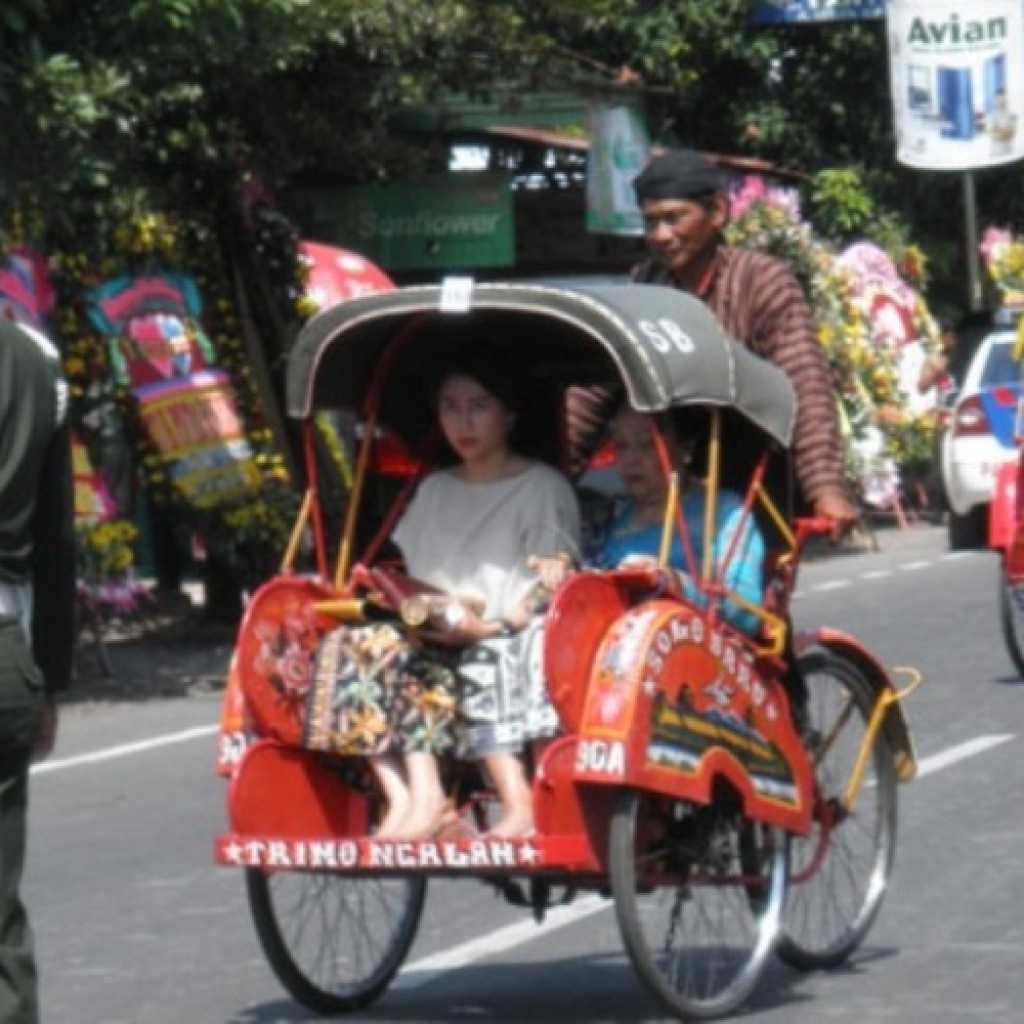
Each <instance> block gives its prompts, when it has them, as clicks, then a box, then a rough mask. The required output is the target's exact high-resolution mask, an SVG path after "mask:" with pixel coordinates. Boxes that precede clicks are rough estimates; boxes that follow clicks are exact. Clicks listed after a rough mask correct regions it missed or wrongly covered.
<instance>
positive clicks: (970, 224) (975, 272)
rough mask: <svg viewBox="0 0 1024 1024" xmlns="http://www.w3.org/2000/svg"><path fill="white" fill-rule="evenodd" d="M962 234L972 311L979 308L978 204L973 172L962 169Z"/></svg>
mask: <svg viewBox="0 0 1024 1024" xmlns="http://www.w3.org/2000/svg"><path fill="white" fill-rule="evenodd" d="M964 235H965V243H966V245H967V287H968V295H967V304H968V306H969V308H970V309H971V311H972V312H977V311H978V310H979V309H981V298H982V296H981V265H980V262H979V259H978V205H977V203H976V201H975V194H974V174H973V172H971V171H964Z"/></svg>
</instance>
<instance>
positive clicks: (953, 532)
mask: <svg viewBox="0 0 1024 1024" xmlns="http://www.w3.org/2000/svg"><path fill="white" fill-rule="evenodd" d="M987 519H988V506H986V505H976V506H975V507H974V508H972V509H970V510H969V511H968V512H967V514H966V515H962V516H960V515H957V514H956V513H955V512H954V511H953V509H952V508H950V510H949V526H948V529H949V547H950V550H952V551H974V550H976V549H977V548H980V547H983V546H984V544H985V523H986V520H987Z"/></svg>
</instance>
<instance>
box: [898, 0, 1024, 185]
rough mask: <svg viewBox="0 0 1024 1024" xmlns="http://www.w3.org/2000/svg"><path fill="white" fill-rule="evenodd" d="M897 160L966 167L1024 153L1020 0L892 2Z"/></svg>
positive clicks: (940, 167)
mask: <svg viewBox="0 0 1024 1024" xmlns="http://www.w3.org/2000/svg"><path fill="white" fill-rule="evenodd" d="M886 17H887V30H888V36H889V66H890V73H891V79H892V96H893V110H894V113H895V119H896V159H897V160H899V162H900V163H902V164H906V165H907V166H909V167H918V168H922V169H924V170H936V171H943V170H945V171H966V170H972V169H975V168H982V167H995V166H998V165H999V164H1005V163H1010V162H1011V161H1013V160H1019V159H1021V158H1022V157H1024V126H1022V125H1021V120H1022V115H1024V109H1022V107H1024V4H1022V3H1021V0H890V2H889V6H888V8H887V15H886Z"/></svg>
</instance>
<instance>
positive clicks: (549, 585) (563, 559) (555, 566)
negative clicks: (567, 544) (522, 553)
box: [526, 551, 573, 593]
mask: <svg viewBox="0 0 1024 1024" xmlns="http://www.w3.org/2000/svg"><path fill="white" fill-rule="evenodd" d="M526 564H527V565H528V566H529V567H530V568H531V569H532V570H533V571H534V572H535V573H536V574H537V576H538V578H539V582H540V585H541V586H542V587H543V588H544V589H545V590H546V591H548V592H549V593H554V592H555V591H556V590H557V589H558V588H559V587H560V586H561V585H562V584H563V583H564V582H565V581H566V580H567V579H568V578H569V577H570V576H571V575H572V568H573V559H572V556H571V555H568V554H566V553H565V552H564V551H560V552H559V553H558V554H557V555H539V556H534V557H532V558H530V559H528V560H527V563H526Z"/></svg>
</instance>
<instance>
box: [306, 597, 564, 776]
mask: <svg viewBox="0 0 1024 1024" xmlns="http://www.w3.org/2000/svg"><path fill="white" fill-rule="evenodd" d="M542 636H543V619H542V618H539V617H538V618H537V619H536V620H534V621H533V622H531V623H530V625H529V626H528V627H527V628H526V629H525V630H523V631H522V632H521V633H517V634H515V635H514V636H509V637H494V638H492V639H488V640H483V641H480V642H479V643H475V644H471V645H470V646H468V647H464V648H451V647H443V646H441V645H438V644H428V643H422V642H420V641H418V640H416V639H412V638H410V637H409V636H408V635H407V634H405V633H404V632H403V631H402V630H400V629H398V628H396V627H394V626H392V625H387V624H379V623H374V624H371V625H366V626H354V627H353V626H341V627H339V628H338V629H336V630H333V631H332V632H331V633H328V634H327V635H326V636H325V637H324V639H323V640H322V641H321V644H320V647H319V650H318V652H317V656H316V661H315V664H314V669H313V682H312V685H311V688H310V694H309V700H308V704H307V715H306V726H305V744H306V746H308V747H310V748H311V749H313V750H325V751H330V752H332V753H336V754H347V755H363V756H368V755H379V754H392V753H394V754H405V753H415V752H426V753H433V754H438V755H442V754H449V753H454V754H455V755H456V756H458V757H462V758H469V759H473V758H479V757H483V756H485V755H487V754H492V753H516V752H518V751H520V750H522V748H523V746H524V744H525V743H526V742H528V741H529V740H532V739H538V738H541V737H548V736H553V735H555V733H557V731H558V728H559V723H558V715H557V713H556V711H555V709H554V707H553V706H552V704H551V701H550V700H549V699H548V696H547V688H546V686H545V684H544V678H543V672H542V663H541V641H542Z"/></svg>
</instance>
